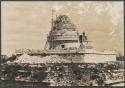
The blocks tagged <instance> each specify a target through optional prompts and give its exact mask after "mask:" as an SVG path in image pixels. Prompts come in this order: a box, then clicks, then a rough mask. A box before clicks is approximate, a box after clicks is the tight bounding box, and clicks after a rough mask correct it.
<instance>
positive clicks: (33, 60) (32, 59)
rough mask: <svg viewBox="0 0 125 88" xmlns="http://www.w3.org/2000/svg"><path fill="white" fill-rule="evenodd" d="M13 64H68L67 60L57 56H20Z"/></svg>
mask: <svg viewBox="0 0 125 88" xmlns="http://www.w3.org/2000/svg"><path fill="white" fill-rule="evenodd" d="M14 63H29V64H38V63H69V61H68V60H65V59H63V58H61V57H60V56H58V55H50V56H45V57H38V56H29V55H27V54H24V55H22V56H20V57H19V58H18V59H17V60H15V61H14Z"/></svg>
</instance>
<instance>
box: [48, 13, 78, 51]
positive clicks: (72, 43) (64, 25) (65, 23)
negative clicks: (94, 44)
mask: <svg viewBox="0 0 125 88" xmlns="http://www.w3.org/2000/svg"><path fill="white" fill-rule="evenodd" d="M52 21H53V22H52V29H51V31H50V33H49V35H48V37H47V41H48V43H49V49H75V48H78V47H79V35H78V32H77V31H76V26H75V25H74V24H73V23H72V22H71V20H70V19H69V17H68V16H66V15H60V16H58V17H56V19H55V20H52Z"/></svg>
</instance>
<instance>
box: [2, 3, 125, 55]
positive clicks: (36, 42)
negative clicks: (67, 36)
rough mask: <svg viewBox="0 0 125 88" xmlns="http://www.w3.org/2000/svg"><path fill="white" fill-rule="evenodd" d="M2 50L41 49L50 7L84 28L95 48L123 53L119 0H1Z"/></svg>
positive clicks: (121, 6)
mask: <svg viewBox="0 0 125 88" xmlns="http://www.w3.org/2000/svg"><path fill="white" fill-rule="evenodd" d="M1 9H2V11H1V12H2V16H1V18H2V19H1V21H2V32H1V33H2V54H7V55H11V54H12V53H14V52H15V50H16V49H22V48H29V49H39V50H41V49H44V45H45V42H46V36H47V34H48V33H49V31H50V29H51V18H52V9H53V10H55V13H54V16H55V15H61V14H63V15H67V16H69V18H70V19H71V21H72V22H73V23H74V24H75V25H76V26H77V30H78V32H79V33H81V32H83V31H85V32H86V35H87V36H88V40H90V41H92V45H93V46H95V49H96V50H99V51H102V50H116V51H117V53H120V54H122V55H123V53H124V32H123V31H124V25H123V24H124V23H123V18H124V17H123V2H122V1H113V2H112V1H101V2H99V1H72V2H69V1H61V2H59V1H58V2H57V1H36V2H35V1H30V2H28V1H25V2H23V1H18V2H16V1H10V2H9V1H3V2H2V4H1Z"/></svg>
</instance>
